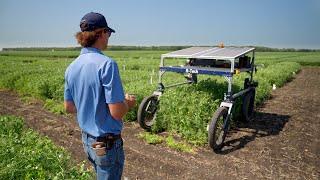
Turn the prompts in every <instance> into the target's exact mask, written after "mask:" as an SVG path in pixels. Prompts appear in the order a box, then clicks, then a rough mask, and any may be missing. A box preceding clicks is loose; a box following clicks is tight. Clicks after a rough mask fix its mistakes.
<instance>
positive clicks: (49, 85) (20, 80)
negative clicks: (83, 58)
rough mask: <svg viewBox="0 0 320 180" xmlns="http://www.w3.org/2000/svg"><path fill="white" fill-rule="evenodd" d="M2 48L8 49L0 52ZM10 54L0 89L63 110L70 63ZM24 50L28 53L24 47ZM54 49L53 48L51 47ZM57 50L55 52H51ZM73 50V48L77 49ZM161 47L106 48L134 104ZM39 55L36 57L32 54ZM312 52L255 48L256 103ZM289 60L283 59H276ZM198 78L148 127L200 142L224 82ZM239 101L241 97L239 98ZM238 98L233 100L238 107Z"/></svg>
mask: <svg viewBox="0 0 320 180" xmlns="http://www.w3.org/2000/svg"><path fill="white" fill-rule="evenodd" d="M6 53H8V52H6ZM11 53H12V54H4V55H2V54H1V53H0V62H1V63H0V88H7V89H12V90H15V91H17V92H19V93H20V94H22V95H23V96H30V97H35V98H39V99H42V100H43V101H44V102H45V107H46V108H48V109H50V110H51V111H54V112H57V113H64V110H63V88H64V87H63V85H64V71H65V69H66V67H67V66H68V65H69V64H70V63H71V62H72V59H69V58H66V57H68V56H69V54H68V53H69V52H66V54H65V55H64V54H63V53H62V52H59V53H61V54H59V56H58V57H56V56H51V55H48V54H50V53H52V52H39V53H43V55H39V54H37V53H38V52H33V53H34V54H33V55H30V54H27V55H26V56H24V54H23V52H19V53H16V54H15V52H11ZM28 53H32V51H31V52H28ZM54 53H56V52H54ZM57 53H58V52H57ZM77 53H78V52H77ZM162 53H164V52H162V51H111V52H108V51H107V52H106V54H108V55H109V56H112V57H113V58H114V59H115V60H116V61H117V63H118V66H119V70H120V74H121V79H122V82H123V84H124V89H125V91H126V92H129V93H134V94H136V95H137V99H138V104H139V103H140V102H141V101H142V99H143V98H144V97H146V96H148V95H150V94H152V92H153V91H154V90H155V89H156V88H157V81H158V78H159V74H158V68H159V61H160V55H161V54H162ZM37 55H39V57H37ZM319 57H320V53H318V52H309V53H305V52H290V53H287V52H282V53H280V52H272V53H264V52H261V53H260V52H259V53H256V63H257V64H263V66H260V67H259V68H258V72H257V73H256V74H255V75H254V79H255V80H257V81H258V82H259V87H258V88H257V96H256V103H257V104H260V103H262V102H263V101H264V100H266V99H267V98H268V97H269V96H270V93H271V87H272V84H275V85H276V86H278V87H280V86H282V85H283V84H284V83H285V82H286V81H288V80H290V78H292V77H293V76H294V74H293V72H297V71H298V69H299V68H300V66H299V64H298V63H295V62H300V63H301V62H304V63H305V64H308V63H310V64H313V65H314V62H315V64H317V63H318V62H319ZM281 61H289V62H281ZM168 63H169V64H171V65H174V64H183V63H184V61H183V60H182V61H181V60H177V59H171V60H168ZM247 76H248V75H247V74H245V73H241V74H240V75H238V76H235V78H234V83H233V84H234V85H233V90H234V92H237V91H239V90H240V89H241V88H243V81H244V79H245V78H246V77H247ZM163 78H164V82H165V84H170V83H175V82H181V81H184V77H183V76H182V75H180V74H175V73H166V74H165V75H164V76H163ZM198 79H199V83H198V84H195V85H191V86H189V85H185V86H181V87H177V88H173V89H168V90H166V92H165V93H164V95H163V96H162V97H161V101H160V111H159V114H158V116H157V121H156V125H155V126H154V131H159V130H161V129H162V130H163V129H165V130H167V131H171V132H175V133H178V134H180V135H182V136H183V137H184V138H186V139H188V140H189V141H191V142H193V143H195V144H203V143H205V142H206V139H207V137H206V126H207V123H208V121H209V120H210V119H211V117H212V114H213V112H214V111H215V109H216V108H217V107H218V106H219V104H220V102H221V101H222V99H223V93H224V92H226V89H227V83H226V82H225V80H224V79H223V78H221V77H217V76H199V77H198ZM239 102H241V100H239ZM240 105H241V103H237V106H236V107H235V108H236V112H239V109H240ZM137 109H138V106H136V107H135V108H134V109H133V111H131V112H130V113H129V114H128V115H127V116H126V118H125V119H126V120H128V121H134V120H136V116H137V115H136V113H137Z"/></svg>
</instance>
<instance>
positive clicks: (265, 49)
mask: <svg viewBox="0 0 320 180" xmlns="http://www.w3.org/2000/svg"><path fill="white" fill-rule="evenodd" d="M188 47H191V46H109V47H108V50H112V51H122V50H144V51H176V50H180V49H184V48H188ZM250 47H254V48H256V51H257V52H320V49H294V48H270V47H263V46H250ZM80 49H81V47H21V48H3V49H2V51H79V50H80Z"/></svg>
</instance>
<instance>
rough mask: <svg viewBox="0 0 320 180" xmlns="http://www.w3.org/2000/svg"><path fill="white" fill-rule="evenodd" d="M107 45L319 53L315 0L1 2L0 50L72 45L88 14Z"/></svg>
mask: <svg viewBox="0 0 320 180" xmlns="http://www.w3.org/2000/svg"><path fill="white" fill-rule="evenodd" d="M91 11H94V12H100V13H102V14H104V15H105V17H106V19H107V21H108V24H109V26H110V27H112V28H113V29H115V30H116V33H115V34H114V35H113V36H112V37H111V39H110V40H109V43H110V44H111V45H147V46H149V45H217V44H218V43H220V42H224V44H225V45H257V46H268V47H279V48H313V49H320V0H220V1H217V0H183V1H182V0H180V1H177V0H176V1H173V0H87V1H84V0H77V1H76V0H64V1H63V0H54V1H44V0H26V1H21V0H20V1H18V0H1V1H0V22H1V23H0V48H3V47H35V46H36V47H39V46H40V47H42V46H77V43H76V41H75V39H74V34H75V33H76V32H77V31H79V22H80V19H81V18H82V16H83V15H84V14H86V13H87V12H91Z"/></svg>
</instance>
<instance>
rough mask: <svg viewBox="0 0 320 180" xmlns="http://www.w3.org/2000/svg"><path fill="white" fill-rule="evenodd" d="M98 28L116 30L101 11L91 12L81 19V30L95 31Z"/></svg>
mask: <svg viewBox="0 0 320 180" xmlns="http://www.w3.org/2000/svg"><path fill="white" fill-rule="evenodd" d="M98 28H106V29H107V30H108V31H109V32H113V33H114V32H115V30H113V29H112V28H110V27H109V26H108V24H107V21H106V18H105V17H104V16H103V15H102V14H99V13H95V12H90V13H88V14H86V15H84V16H83V18H82V19H81V21H80V29H81V31H82V32H83V31H94V30H96V29H98Z"/></svg>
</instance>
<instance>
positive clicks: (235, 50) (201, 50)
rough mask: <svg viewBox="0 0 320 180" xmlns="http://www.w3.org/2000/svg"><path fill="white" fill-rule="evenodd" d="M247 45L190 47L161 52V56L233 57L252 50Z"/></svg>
mask: <svg viewBox="0 0 320 180" xmlns="http://www.w3.org/2000/svg"><path fill="white" fill-rule="evenodd" d="M253 50H254V48H249V47H224V48H219V47H191V48H186V49H182V50H179V51H174V52H170V53H167V54H163V55H162V57H173V58H174V57H177V58H179V57H180V58H198V59H221V60H223V59H229V60H230V59H235V58H238V57H239V56H242V55H244V54H247V53H249V52H251V51H253Z"/></svg>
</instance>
